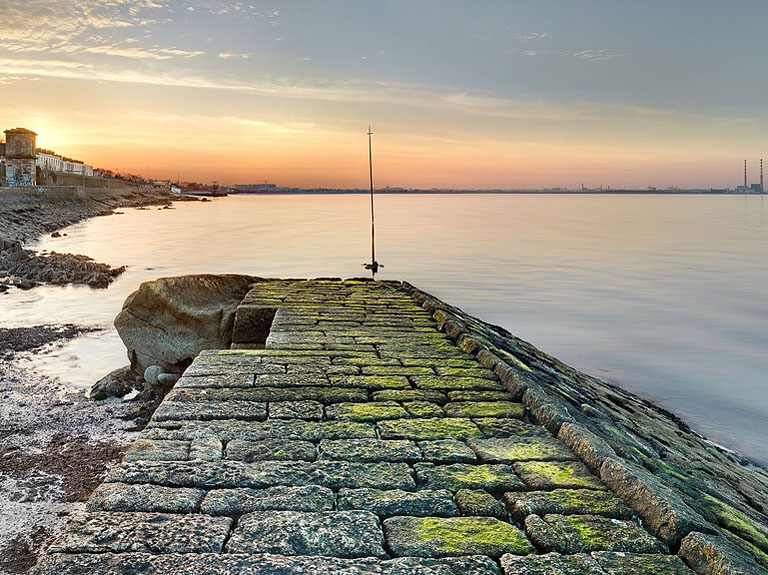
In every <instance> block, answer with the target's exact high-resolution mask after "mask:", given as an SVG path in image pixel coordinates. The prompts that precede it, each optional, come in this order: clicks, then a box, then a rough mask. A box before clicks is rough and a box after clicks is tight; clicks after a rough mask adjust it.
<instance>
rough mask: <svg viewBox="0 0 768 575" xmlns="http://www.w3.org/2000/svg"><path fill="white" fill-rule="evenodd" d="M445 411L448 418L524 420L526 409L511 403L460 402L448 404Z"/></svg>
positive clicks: (519, 404) (518, 404)
mask: <svg viewBox="0 0 768 575" xmlns="http://www.w3.org/2000/svg"><path fill="white" fill-rule="evenodd" d="M443 409H444V410H445V414H446V415H447V416H448V417H508V418H514V419H522V418H523V416H524V415H525V408H524V407H523V405H522V404H521V403H512V402H511V401H460V402H452V403H447V404H446V405H445V406H444V407H443Z"/></svg>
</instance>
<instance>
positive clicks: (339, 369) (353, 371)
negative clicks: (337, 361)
mask: <svg viewBox="0 0 768 575" xmlns="http://www.w3.org/2000/svg"><path fill="white" fill-rule="evenodd" d="M285 369H286V373H291V374H307V373H310V372H319V373H324V374H325V375H360V368H359V367H357V366H354V365H314V364H310V363H297V364H294V363H289V364H288V365H286V366H285Z"/></svg>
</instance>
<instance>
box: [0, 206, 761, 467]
mask: <svg viewBox="0 0 768 575" xmlns="http://www.w3.org/2000/svg"><path fill="white" fill-rule="evenodd" d="M369 217H370V216H369V203H368V198H367V197H366V196H354V195H323V196H314V195H307V196H272V197H269V196H257V197H237V196H235V197H229V198H221V199H216V200H215V201H213V202H211V203H180V204H176V205H175V210H173V211H171V210H158V209H154V208H153V209H150V210H133V209H127V210H125V213H124V214H123V215H115V216H109V217H102V218H96V219H94V220H91V221H88V222H85V223H82V224H79V225H76V226H73V227H71V228H68V229H67V230H64V231H65V232H66V233H67V236H66V237H61V238H55V239H54V238H45V239H43V240H42V241H41V242H40V243H39V245H37V246H36V247H37V248H38V249H46V250H56V251H59V252H67V251H70V252H74V253H82V254H87V255H89V256H91V257H93V258H94V259H96V260H97V261H102V262H107V263H110V264H112V265H114V266H119V265H123V264H125V265H127V266H128V271H127V272H126V273H125V274H124V275H123V276H122V277H120V278H119V279H118V280H117V281H116V282H115V283H114V284H113V285H112V286H111V287H110V288H109V289H108V290H102V291H94V290H90V289H89V288H75V287H65V288H53V287H45V288H37V289H34V290H31V291H28V292H21V291H18V290H14V291H12V292H10V293H9V294H6V295H0V323H1V324H2V325H33V324H34V323H43V322H46V323H48V322H53V321H57V322H77V323H82V324H87V325H95V326H111V322H112V320H113V319H114V317H115V315H116V314H117V313H118V312H119V310H120V308H121V306H122V303H123V301H124V300H125V298H126V296H127V295H128V294H129V293H130V292H132V291H133V290H135V289H136V288H137V287H138V285H139V283H141V282H142V281H145V280H150V279H154V278H156V277H160V276H168V275H178V274H189V273H247V274H252V275H256V276H262V277H317V276H340V277H354V276H359V275H364V274H365V273H366V272H365V270H364V269H363V268H362V267H361V264H362V263H364V262H366V261H368V260H369V258H370V237H369V234H370V220H369ZM376 222H377V228H376V229H377V252H376V255H377V259H378V260H379V261H380V262H381V263H382V264H384V266H385V267H384V268H383V270H382V271H381V273H380V274H379V277H380V278H381V279H403V280H407V281H409V282H411V283H413V284H415V285H417V286H418V287H420V288H422V289H424V290H426V291H429V292H431V293H433V294H435V295H436V296H438V297H440V298H442V299H444V300H446V301H448V302H449V303H452V304H454V305H457V306H459V307H461V308H462V309H464V310H465V311H467V312H468V313H471V314H473V315H476V316H478V317H480V318H482V319H484V320H486V321H489V322H491V323H495V324H498V325H502V326H504V327H506V328H507V329H508V330H510V331H511V332H512V333H514V334H516V335H518V336H519V337H522V338H523V339H526V340H528V341H530V342H532V343H534V344H535V345H537V346H538V347H539V348H541V349H542V350H544V351H546V352H548V353H550V354H552V355H555V356H557V357H559V358H560V359H562V360H563V361H565V362H567V363H570V364H571V365H573V366H575V367H577V368H579V369H581V370H583V371H586V372H588V373H590V374H592V375H595V376H598V377H601V378H603V379H606V380H608V381H611V382H613V383H616V384H618V385H620V386H623V387H625V388H628V389H631V390H632V391H634V392H636V393H638V394H639V395H641V396H644V397H648V398H651V399H653V400H655V401H656V402H658V403H660V404H662V405H663V406H665V407H667V408H668V409H670V410H672V411H674V412H675V413H677V414H678V415H680V416H681V417H683V418H684V419H685V420H686V421H688V422H689V423H690V424H691V425H692V426H693V427H694V428H695V429H697V430H698V431H700V432H701V433H703V434H704V435H706V436H707V437H709V438H710V439H712V440H714V441H717V442H719V443H722V444H723V445H726V446H728V447H732V448H734V449H736V450H737V451H739V452H741V453H743V454H745V455H748V456H750V457H752V458H753V459H755V460H756V461H759V462H761V463H762V464H766V463H768V441H766V439H768V199H765V198H763V197H760V196H749V197H745V196H728V197H726V196H669V195H665V196H642V195H639V196H638V195H632V196H620V195H614V196H610V195H600V196H589V195H578V196H566V195H423V196H419V195H406V196H394V195H381V196H378V197H377V199H376ZM30 361H34V364H35V367H36V368H37V369H39V370H41V371H42V372H44V373H48V374H52V375H57V376H59V377H60V378H61V379H62V380H63V381H64V382H66V383H68V384H70V385H72V386H74V387H77V388H83V389H85V388H87V387H89V386H90V385H91V383H93V382H94V381H95V380H97V379H98V378H100V377H101V376H103V375H104V374H106V373H107V372H109V371H111V370H112V369H114V368H116V367H119V366H121V365H124V364H126V363H127V360H126V357H125V351H124V349H123V347H122V344H121V342H120V340H119V338H118V337H117V335H116V333H115V332H114V330H113V329H111V327H110V329H109V330H108V331H107V332H102V333H100V334H97V335H89V336H85V337H83V338H80V339H78V340H75V341H73V342H71V343H69V344H67V345H66V346H64V347H62V348H58V349H56V350H54V351H52V352H51V353H49V354H47V355H45V356H42V357H39V358H35V359H33V360H30Z"/></svg>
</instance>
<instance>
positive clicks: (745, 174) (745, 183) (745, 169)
mask: <svg viewBox="0 0 768 575" xmlns="http://www.w3.org/2000/svg"><path fill="white" fill-rule="evenodd" d="M744 189H745V190H746V189H747V160H744Z"/></svg>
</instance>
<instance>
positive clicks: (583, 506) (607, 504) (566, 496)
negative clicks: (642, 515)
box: [504, 489, 634, 521]
mask: <svg viewBox="0 0 768 575" xmlns="http://www.w3.org/2000/svg"><path fill="white" fill-rule="evenodd" d="M504 503H505V504H506V505H507V509H509V512H510V513H511V514H512V516H513V517H515V518H516V519H517V520H518V521H522V520H524V519H525V518H526V516H528V515H531V514H535V515H548V514H558V515H602V516H603V517H610V518H613V519H631V518H632V516H633V515H634V512H633V511H632V509H630V508H629V507H628V506H627V504H626V503H624V502H623V501H622V500H621V499H619V498H618V497H616V496H615V495H614V494H613V493H611V492H610V491H595V490H592V489H555V490H553V491H527V492H518V493H514V492H510V493H505V494H504Z"/></svg>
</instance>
